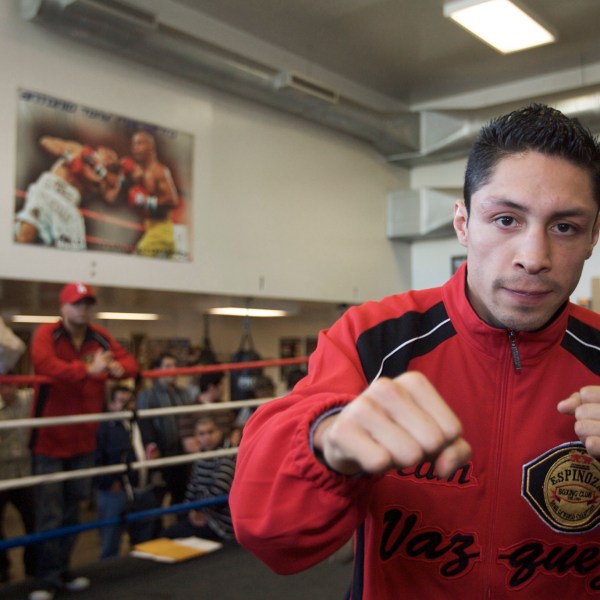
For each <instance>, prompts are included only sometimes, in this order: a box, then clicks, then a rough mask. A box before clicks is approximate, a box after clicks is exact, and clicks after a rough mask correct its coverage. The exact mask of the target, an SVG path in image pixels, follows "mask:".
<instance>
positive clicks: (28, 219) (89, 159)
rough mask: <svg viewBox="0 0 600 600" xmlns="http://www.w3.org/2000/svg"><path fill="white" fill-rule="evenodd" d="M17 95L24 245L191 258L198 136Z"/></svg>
mask: <svg viewBox="0 0 600 600" xmlns="http://www.w3.org/2000/svg"><path fill="white" fill-rule="evenodd" d="M18 94H19V96H18V115H17V161H16V164H17V167H16V171H17V173H16V189H15V211H14V229H13V231H14V234H13V235H14V241H15V243H17V244H37V245H40V246H45V247H48V248H58V249H61V250H68V251H76V252H78V251H86V250H101V251H106V252H117V253H122V254H134V255H138V256H144V257H149V258H154V259H162V260H178V261H190V260H191V259H192V257H191V253H190V244H191V222H192V220H191V205H192V203H191V198H192V164H193V156H192V155H193V145H194V139H193V136H192V135H191V134H189V133H185V132H181V131H175V130H173V129H168V128H165V127H161V126H160V125H156V124H151V123H146V122H142V121H138V120H135V119H131V118H129V117H125V116H121V115H116V114H113V113H108V112H105V111H102V110H99V109H97V108H93V107H90V106H85V105H82V104H77V103H75V102H71V101H69V100H64V99H60V98H54V97H52V96H49V95H47V94H43V93H40V92H34V91H31V90H25V89H20V90H19V91H18Z"/></svg>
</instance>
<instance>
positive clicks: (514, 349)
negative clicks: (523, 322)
mask: <svg viewBox="0 0 600 600" xmlns="http://www.w3.org/2000/svg"><path fill="white" fill-rule="evenodd" d="M508 340H509V342H510V352H511V354H512V361H513V365H514V367H515V371H517V373H520V371H521V356H520V355H519V347H518V346H517V332H516V331H515V330H514V329H511V330H509V332H508Z"/></svg>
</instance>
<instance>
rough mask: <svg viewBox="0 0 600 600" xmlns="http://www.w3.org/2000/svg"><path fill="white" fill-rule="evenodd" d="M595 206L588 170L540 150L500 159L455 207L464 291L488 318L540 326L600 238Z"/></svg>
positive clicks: (524, 327) (521, 327)
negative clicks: (464, 259) (463, 249)
mask: <svg viewBox="0 0 600 600" xmlns="http://www.w3.org/2000/svg"><path fill="white" fill-rule="evenodd" d="M597 213H598V206H597V204H596V202H595V200H594V196H593V192H592V182H591V178H590V176H589V175H588V173H587V172H585V171H584V170H583V169H581V168H579V167H576V166H574V165H573V164H571V163H570V162H568V161H566V160H564V159H561V158H558V157H549V156H544V155H542V154H540V153H538V152H526V153H523V154H518V155H512V156H509V157H507V158H504V159H502V160H501V161H500V162H499V163H498V164H497V165H496V168H495V170H494V172H493V174H492V177H491V178H490V180H489V182H488V183H487V184H486V185H484V186H483V187H481V188H480V189H479V190H478V191H477V192H475V193H474V194H473V195H472V197H471V211H470V216H469V219H468V221H467V212H466V208H465V206H464V203H463V202H461V201H458V202H457V203H456V205H455V210H454V228H455V230H456V232H457V235H458V240H459V242H460V243H461V244H462V245H463V246H465V247H466V248H467V256H468V263H467V265H468V267H467V269H468V271H467V295H468V298H469V301H470V302H471V305H472V306H473V308H474V309H475V312H476V313H477V314H478V315H479V316H480V317H481V318H482V319H483V320H484V321H486V322H487V323H489V324H490V325H493V326H496V327H505V328H508V329H514V330H515V331H534V330H536V329H539V328H540V327H543V326H544V325H545V324H546V323H547V322H548V321H549V320H550V319H551V318H552V316H553V315H554V313H555V312H556V311H557V310H558V308H559V307H560V306H561V305H562V304H563V303H564V302H565V301H566V300H567V299H568V298H569V296H570V295H571V293H572V292H573V290H574V289H575V287H576V286H577V283H578V282H579V278H580V276H581V271H582V269H583V263H584V262H585V260H586V259H587V258H589V257H590V255H591V253H592V248H593V247H594V245H595V244H596V241H597V240H598V222H597V219H596V216H597Z"/></svg>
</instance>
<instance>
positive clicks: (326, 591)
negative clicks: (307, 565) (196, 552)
mask: <svg viewBox="0 0 600 600" xmlns="http://www.w3.org/2000/svg"><path fill="white" fill-rule="evenodd" d="M77 573H78V574H82V575H87V576H89V577H90V578H91V580H92V587H91V588H90V589H88V590H86V591H84V592H79V593H77V594H75V593H68V592H62V593H61V594H59V595H58V596H57V599H61V598H64V599H68V598H71V599H73V600H75V599H77V600H107V599H108V600H129V599H132V600H133V599H136V600H137V599H140V600H184V599H185V600H189V599H190V598H197V599H204V598H206V599H210V600H242V599H244V600H275V599H277V600H283V599H285V600H306V599H311V600H338V599H339V600H343V598H344V596H345V593H346V591H347V590H348V587H349V583H350V577H351V564H350V563H349V562H347V561H340V560H335V561H334V560H329V561H325V562H323V563H321V564H320V565H317V566H315V567H313V568H312V569H309V570H308V571H305V572H303V573H299V574H297V575H288V576H280V575H275V574H274V573H272V572H271V571H270V570H269V569H268V568H267V567H266V566H265V565H264V564H262V563H261V562H260V561H259V560H258V559H256V558H254V557H253V556H252V555H251V554H249V553H248V552H246V551H245V550H244V549H242V548H241V547H239V546H232V547H226V548H223V549H222V550H219V551H217V552H214V553H212V554H208V555H205V556H201V557H198V558H195V559H192V560H189V561H186V562H182V563H177V564H162V563H157V562H154V561H151V560H145V559H141V558H133V557H129V556H126V557H121V558H116V559H112V560H107V561H103V562H101V563H100V562H99V563H96V564H95V565H92V566H88V567H85V568H82V569H78V570H77ZM29 586H30V584H29V583H28V582H20V583H15V584H11V585H8V586H3V587H0V598H2V599H3V600H24V599H25V598H26V597H27V592H28V590H29V589H30V587H29Z"/></svg>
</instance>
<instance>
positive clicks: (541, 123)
mask: <svg viewBox="0 0 600 600" xmlns="http://www.w3.org/2000/svg"><path fill="white" fill-rule="evenodd" d="M529 151H533V152H540V153H541V154H545V155H547V156H556V157H559V158H563V159H565V160H567V161H569V162H570V163H572V164H573V165H575V166H577V167H580V168H581V169H583V170H584V171H586V172H587V173H588V174H589V176H590V180H591V184H592V192H593V194H594V199H595V200H596V203H597V204H598V206H599V207H600V146H599V145H598V139H597V138H596V137H594V136H593V135H592V133H591V132H590V131H589V130H588V129H586V128H585V127H584V126H583V125H582V124H581V123H580V122H579V120H578V119H576V118H570V117H567V116H566V115H564V114H563V113H562V112H560V111H559V110H557V109H555V108H551V107H550V106H546V105H545V104H540V103H535V102H534V103H531V104H529V105H528V106H525V107H522V108H519V109H517V110H514V111H513V112H511V113H508V114H506V115H503V116H500V117H496V118H495V119H492V120H491V121H490V122H489V123H487V124H486V125H484V126H483V127H482V129H481V131H480V132H479V135H478V136H477V139H476V140H475V142H474V143H473V146H472V148H471V151H470V153H469V158H468V160H467V167H466V171H465V182H464V190H463V192H464V200H465V207H466V209H467V213H468V212H469V210H470V207H471V196H472V194H474V193H475V192H476V191H477V190H479V189H480V188H481V187H483V186H484V185H485V184H486V183H488V181H489V180H490V178H491V177H492V175H493V171H494V169H495V167H496V165H497V164H498V162H499V161H500V160H502V159H503V158H506V157H508V156H511V155H514V154H519V153H523V152H529Z"/></svg>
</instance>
